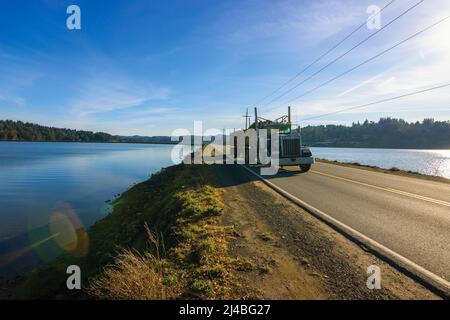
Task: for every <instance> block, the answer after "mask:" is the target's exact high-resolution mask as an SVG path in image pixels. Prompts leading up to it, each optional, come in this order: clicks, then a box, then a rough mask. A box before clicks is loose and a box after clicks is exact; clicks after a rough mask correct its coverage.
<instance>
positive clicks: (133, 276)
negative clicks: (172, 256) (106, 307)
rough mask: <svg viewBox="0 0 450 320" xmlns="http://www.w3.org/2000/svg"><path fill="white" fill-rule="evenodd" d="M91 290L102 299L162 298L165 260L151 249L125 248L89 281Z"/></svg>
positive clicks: (164, 296) (164, 297)
mask: <svg viewBox="0 0 450 320" xmlns="http://www.w3.org/2000/svg"><path fill="white" fill-rule="evenodd" d="M88 291H89V293H90V294H91V295H93V296H94V297H96V298H99V299H111V300H162V299H166V298H167V296H168V293H167V292H166V287H165V286H164V285H163V273H162V260H160V259H158V258H156V257H155V256H153V255H152V254H150V253H145V254H140V253H139V252H136V251H131V250H122V251H121V252H120V253H119V255H118V256H117V257H116V259H115V260H114V263H113V264H112V265H111V266H108V267H106V268H104V270H103V272H102V274H101V275H100V276H99V277H97V278H95V279H93V280H92V281H91V283H90V288H89V290H88Z"/></svg>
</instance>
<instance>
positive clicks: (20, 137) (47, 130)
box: [0, 120, 120, 142]
mask: <svg viewBox="0 0 450 320" xmlns="http://www.w3.org/2000/svg"><path fill="white" fill-rule="evenodd" d="M0 140H5V141H62V142H120V137H118V136H113V135H110V134H108V133H104V132H91V131H80V130H72V129H60V128H53V127H45V126H41V125H38V124H34V123H28V122H22V121H11V120H6V121H4V120H0Z"/></svg>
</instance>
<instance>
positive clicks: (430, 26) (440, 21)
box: [285, 15, 450, 103]
mask: <svg viewBox="0 0 450 320" xmlns="http://www.w3.org/2000/svg"><path fill="white" fill-rule="evenodd" d="M448 19H450V15H449V16H447V17H445V18H443V19H441V20H439V21H438V22H435V23H433V24H432V25H429V26H428V27H426V28H425V29H422V30H420V31H419V32H416V33H415V34H413V35H412V36H410V37H408V38H406V39H404V40H402V41H400V42H398V43H397V44H395V45H393V46H392V47H390V48H388V49H386V50H384V51H382V52H380V53H378V54H376V55H375V56H373V57H371V58H369V59H367V60H365V61H363V62H362V63H360V64H358V65H356V66H354V67H352V68H350V69H349V70H347V71H345V72H343V73H341V74H339V75H338V76H336V77H334V78H331V79H330V80H327V81H325V82H324V83H322V84H320V85H318V86H316V87H314V88H312V89H310V90H308V91H306V92H304V93H302V94H301V95H299V96H296V97H295V98H293V99H291V100H288V101H286V102H285V103H290V102H293V101H295V100H298V99H300V98H303V97H304V96H306V95H308V94H310V93H312V92H314V91H316V90H318V89H320V88H322V87H324V86H326V85H328V84H330V83H331V82H333V81H336V80H337V79H340V78H342V77H343V76H345V75H347V74H349V73H350V72H352V71H355V70H356V69H358V68H360V67H362V66H363V65H366V64H367V63H369V62H371V61H373V60H375V59H377V58H379V57H380V56H382V55H384V54H386V53H388V52H389V51H391V50H393V49H395V48H397V47H399V46H400V45H402V44H404V43H406V42H408V41H410V40H411V39H414V38H415V37H417V36H419V35H421V34H422V33H425V32H426V31H428V30H430V29H432V28H434V27H436V26H437V25H439V24H441V23H443V22H444V21H446V20H448Z"/></svg>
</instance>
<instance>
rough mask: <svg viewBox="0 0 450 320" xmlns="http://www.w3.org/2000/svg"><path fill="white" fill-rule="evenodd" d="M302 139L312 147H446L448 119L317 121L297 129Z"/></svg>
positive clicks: (449, 132)
mask: <svg viewBox="0 0 450 320" xmlns="http://www.w3.org/2000/svg"><path fill="white" fill-rule="evenodd" d="M301 132H302V138H303V143H305V144H307V145H310V146H316V147H349V148H402V149H449V148H450V121H434V119H425V120H423V121H422V122H419V121H417V122H406V121H405V120H402V119H393V118H381V119H380V120H379V121H378V122H373V121H370V122H369V121H368V120H366V121H365V122H364V123H360V122H357V123H353V124H352V125H351V126H343V125H321V126H307V127H305V128H302V129H301Z"/></svg>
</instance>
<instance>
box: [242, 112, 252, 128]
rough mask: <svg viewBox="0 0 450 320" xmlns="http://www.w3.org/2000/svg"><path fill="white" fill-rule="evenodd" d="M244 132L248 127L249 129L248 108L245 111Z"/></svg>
mask: <svg viewBox="0 0 450 320" xmlns="http://www.w3.org/2000/svg"><path fill="white" fill-rule="evenodd" d="M243 117H245V130H247V129H248V127H250V116H249V115H248V108H247V111H245V116H243Z"/></svg>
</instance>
